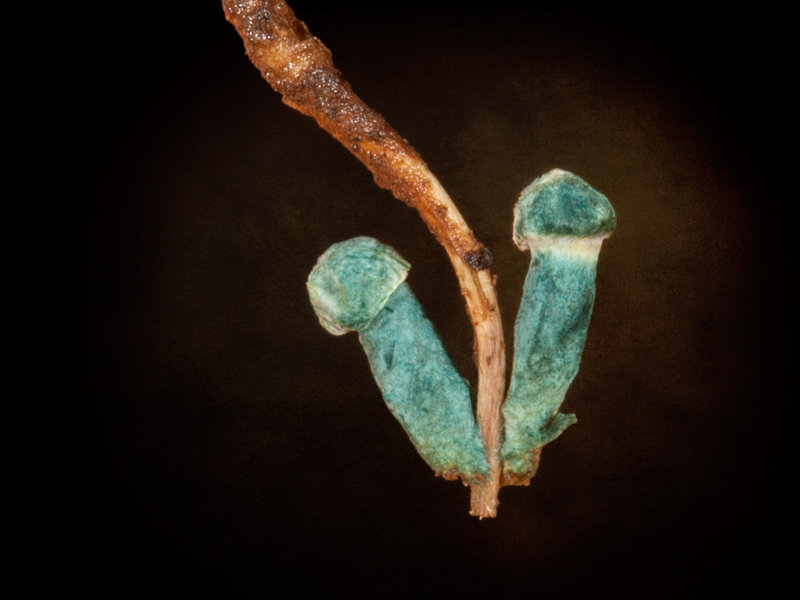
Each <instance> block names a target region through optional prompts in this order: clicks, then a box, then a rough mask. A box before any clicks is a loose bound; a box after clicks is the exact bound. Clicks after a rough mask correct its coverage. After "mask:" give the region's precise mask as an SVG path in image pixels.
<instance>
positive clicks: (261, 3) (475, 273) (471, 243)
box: [222, 0, 505, 518]
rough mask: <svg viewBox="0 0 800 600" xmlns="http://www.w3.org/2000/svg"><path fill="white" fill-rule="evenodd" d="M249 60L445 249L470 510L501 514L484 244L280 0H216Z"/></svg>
mask: <svg viewBox="0 0 800 600" xmlns="http://www.w3.org/2000/svg"><path fill="white" fill-rule="evenodd" d="M222 5H223V8H224V10H225V16H226V18H227V19H228V21H230V22H231V23H232V24H233V25H234V27H235V28H236V30H237V31H238V33H239V35H240V36H241V38H242V40H243V41H244V46H245V50H246V52H247V55H248V57H249V58H250V61H251V62H252V63H253V64H254V65H255V66H256V67H257V68H258V69H259V71H261V74H262V76H263V77H264V79H266V80H267V82H268V83H269V84H270V85H271V86H272V87H273V89H275V91H277V92H278V93H280V94H281V96H282V97H283V101H284V102H285V103H286V104H288V105H289V106H291V107H292V108H294V109H296V110H298V111H299V112H301V113H303V114H305V115H308V116H310V117H313V118H314V119H315V120H316V121H317V123H318V124H319V125H320V127H322V128H323V129H325V130H326V131H327V132H328V133H330V134H331V135H332V136H333V137H334V138H336V139H337V140H339V142H340V143H341V144H342V145H343V146H344V147H345V148H347V149H348V150H349V151H350V152H352V153H353V154H354V155H355V156H356V157H357V158H358V159H359V160H360V161H361V162H363V163H364V164H365V165H366V167H367V168H368V169H369V170H370V171H371V172H372V174H373V176H374V178H375V182H376V183H377V184H378V185H379V186H381V187H383V188H386V189H388V190H390V191H391V192H392V194H394V196H396V197H397V198H398V199H400V200H402V201H403V202H405V203H406V204H408V205H410V206H412V207H414V208H416V209H417V211H418V212H419V214H420V216H421V217H422V219H423V221H424V222H425V223H426V225H427V226H428V228H429V229H430V231H431V233H433V235H434V236H435V237H436V239H437V240H438V242H439V243H440V244H441V245H442V246H443V247H444V248H445V250H446V251H447V254H448V256H449V258H450V262H451V263H452V265H453V268H454V270H455V272H456V276H457V277H458V281H459V284H460V286H461V292H462V294H463V295H464V298H465V300H466V304H467V312H468V314H469V317H470V320H471V321H472V325H473V328H474V331H475V360H476V362H477V366H478V401H477V417H476V418H477V421H478V425H479V427H480V430H481V435H482V436H483V441H484V445H485V448H486V454H487V458H488V460H489V477H488V479H486V480H483V481H480V482H478V483H473V484H472V492H471V502H470V504H471V510H470V513H471V514H473V515H475V516H478V517H481V518H483V517H493V516H495V515H496V514H497V504H498V500H497V497H498V492H499V489H500V459H499V446H500V442H501V432H502V420H501V419H502V413H501V410H500V409H501V407H502V403H503V395H504V392H505V343H504V341H503V327H502V323H501V320H500V311H499V309H498V305H497V294H496V290H495V281H494V276H493V275H492V273H491V267H492V264H493V260H492V255H491V253H490V252H489V250H488V249H487V248H486V247H485V246H484V245H483V244H481V243H480V242H479V241H478V240H477V239H476V238H475V235H474V234H473V232H472V230H471V229H470V228H469V226H468V225H467V223H466V221H465V220H464V218H463V217H462V216H461V213H460V212H459V211H458V209H457V208H456V206H455V204H453V201H452V200H451V199H450V197H449V196H448V195H447V192H445V190H444V188H443V187H442V185H441V184H440V183H439V181H438V180H437V179H436V177H435V176H434V175H433V173H431V171H430V170H429V169H428V166H427V165H426V164H425V162H424V161H423V160H422V158H421V157H420V155H419V154H418V153H417V152H416V151H415V150H414V148H412V147H411V145H410V144H409V143H408V142H407V141H406V140H405V139H403V138H402V137H401V136H400V135H398V134H397V132H396V131H395V130H394V129H393V128H392V127H391V126H390V125H389V124H388V123H387V122H386V120H385V119H384V118H383V117H382V116H381V115H380V114H378V113H377V112H376V111H374V110H373V109H371V108H370V107H369V106H367V105H366V104H365V103H364V102H363V101H362V100H361V99H360V98H359V97H358V96H356V94H355V93H354V92H353V90H352V89H351V87H350V85H349V84H348V83H347V82H346V81H345V80H344V78H343V77H342V75H341V73H339V71H338V70H337V69H336V68H335V67H334V66H333V61H332V59H331V53H330V51H329V50H328V48H326V47H325V45H324V44H323V43H322V42H321V41H320V40H319V39H317V38H316V37H314V36H313V35H311V33H309V31H308V28H307V27H306V25H305V23H303V22H302V21H300V20H299V19H297V17H295V15H294V12H293V11H292V9H291V8H290V7H289V6H288V5H287V4H286V2H284V1H283V0H222Z"/></svg>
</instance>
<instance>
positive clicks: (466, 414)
mask: <svg viewBox="0 0 800 600" xmlns="http://www.w3.org/2000/svg"><path fill="white" fill-rule="evenodd" d="M408 270H409V265H408V263H407V262H406V261H405V260H403V259H402V258H401V257H400V256H399V255H398V254H397V253H396V252H395V251H394V250H393V249H392V248H390V247H389V246H386V245H384V244H381V243H380V242H378V241H377V240H375V239H373V238H369V237H356V238H353V239H350V240H346V241H344V242H339V243H337V244H334V245H333V246H331V247H330V248H329V249H328V250H327V251H326V252H325V253H324V254H323V255H322V256H321V257H320V258H319V260H318V261H317V264H316V266H315V267H314V269H313V270H312V272H311V275H310V276H309V278H308V291H309V296H310V298H311V304H312V306H313V307H314V310H315V312H316V314H317V317H318V318H319V320H320V323H322V325H323V326H324V327H325V328H326V329H327V330H328V331H330V332H331V333H334V334H337V335H341V334H344V333H347V332H348V331H357V332H358V337H359V340H360V342H361V345H362V347H363V348H364V351H365V352H366V355H367V359H368V360H369V364H370V368H371V370H372V374H373V376H374V378H375V381H376V382H377V384H378V387H379V388H380V390H381V393H382V394H383V398H384V400H385V401H386V405H387V406H388V407H389V409H390V410H391V412H392V414H394V416H395V417H396V418H397V420H398V421H399V422H400V424H401V425H402V426H403V428H404V429H405V431H406V433H407V434H408V436H409V438H410V439H411V441H412V442H413V443H414V446H415V447H416V448H417V451H418V452H419V454H420V455H421V456H422V458H423V459H424V460H425V461H426V462H427V463H428V465H429V466H430V467H431V468H432V469H433V470H434V471H435V472H436V473H437V474H439V475H441V476H443V477H445V478H448V479H454V478H457V477H461V478H462V479H463V480H464V482H465V483H471V482H474V481H476V480H477V479H479V478H482V477H485V476H486V475H487V472H488V466H487V462H486V458H485V454H484V450H483V444H482V442H481V437H480V433H479V432H478V427H477V425H476V423H475V417H474V415H473V412H472V402H471V400H470V392H469V385H468V384H467V382H466V381H465V380H464V379H463V378H462V377H461V376H460V375H459V374H458V372H457V371H456V369H455V367H454V366H453V364H452V362H451V360H450V357H449V356H448V354H447V352H446V350H445V348H444V346H443V345H442V343H441V341H440V339H439V337H438V335H437V334H436V332H435V330H434V328H433V325H432V324H431V322H430V321H429V320H428V319H427V317H426V316H425V313H424V312H423V310H422V306H420V304H419V302H418V301H417V299H416V297H415V296H414V294H413V293H412V292H411V288H410V287H409V286H408V284H407V283H405V279H406V276H407V274H408Z"/></svg>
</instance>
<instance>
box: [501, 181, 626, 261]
mask: <svg viewBox="0 0 800 600" xmlns="http://www.w3.org/2000/svg"><path fill="white" fill-rule="evenodd" d="M616 225H617V217H616V214H615V213H614V208H613V207H612V206H611V203H610V202H609V201H608V198H606V197H605V196H604V195H603V194H601V193H600V192H598V191H597V190H595V189H594V188H593V187H592V186H590V185H589V184H588V183H586V182H585V181H584V180H583V179H581V178H580V177H578V176H577V175H573V174H572V173H570V172H568V171H563V170H561V169H553V170H552V171H550V172H548V173H545V174H544V175H542V176H541V177H538V178H537V179H536V180H534V182H533V183H531V184H530V185H529V186H528V187H526V188H525V189H524V190H522V193H521V194H520V199H519V201H518V202H517V204H516V206H515V207H514V243H516V244H517V246H519V248H520V249H521V250H526V249H528V247H529V241H530V240H532V239H534V240H535V239H539V238H547V237H554V236H569V237H576V238H591V237H601V238H603V237H607V236H608V235H610V234H611V232H612V231H614V228H615V227H616Z"/></svg>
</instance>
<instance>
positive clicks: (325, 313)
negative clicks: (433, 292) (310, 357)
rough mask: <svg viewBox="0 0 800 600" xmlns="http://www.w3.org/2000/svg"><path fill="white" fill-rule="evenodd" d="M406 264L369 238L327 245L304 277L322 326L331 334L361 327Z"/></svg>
mask: <svg viewBox="0 0 800 600" xmlns="http://www.w3.org/2000/svg"><path fill="white" fill-rule="evenodd" d="M409 269H410V265H409V264H408V263H407V262H406V261H405V260H403V258H402V257H401V256H400V255H399V254H397V253H396V252H395V251H394V250H393V249H392V248H390V247H389V246H386V245H384V244H381V243H380V242H378V241H377V240H375V239H374V238H371V237H366V236H362V237H356V238H352V239H349V240H346V241H344V242H339V243H337V244H334V245H333V246H331V247H330V248H329V249H328V250H327V251H326V252H325V253H324V254H323V255H322V256H320V258H319V260H318V261H317V264H316V266H315V267H314V269H313V270H312V271H311V274H310V275H309V277H308V283H307V287H308V294H309V297H310V299H311V304H312V306H313V307H314V312H316V314H317V318H318V319H319V321H320V323H321V324H322V326H323V327H324V328H325V329H327V330H328V331H329V332H330V333H332V334H334V335H342V334H345V333H347V332H348V331H361V330H363V329H365V328H366V327H367V326H368V325H369V324H370V323H371V322H372V320H373V319H374V318H375V316H376V315H377V314H378V313H379V312H380V311H381V310H382V309H383V307H384V305H385V304H386V301H387V300H388V299H389V297H390V296H391V295H392V293H393V292H394V291H395V290H396V289H397V287H398V286H399V285H400V284H401V283H403V281H405V279H406V276H407V275H408V271H409Z"/></svg>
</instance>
